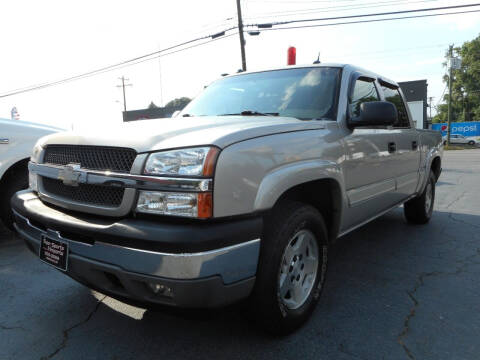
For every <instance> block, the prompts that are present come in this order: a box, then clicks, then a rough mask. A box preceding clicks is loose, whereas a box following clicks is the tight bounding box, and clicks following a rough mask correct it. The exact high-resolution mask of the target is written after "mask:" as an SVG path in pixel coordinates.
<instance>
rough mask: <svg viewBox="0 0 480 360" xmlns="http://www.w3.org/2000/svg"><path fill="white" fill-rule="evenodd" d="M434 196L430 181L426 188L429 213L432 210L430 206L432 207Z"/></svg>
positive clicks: (426, 209) (427, 210)
mask: <svg viewBox="0 0 480 360" xmlns="http://www.w3.org/2000/svg"><path fill="white" fill-rule="evenodd" d="M432 198H433V192H432V183H431V182H429V183H428V184H427V189H426V190H425V211H426V212H427V213H429V212H430V208H431V207H432Z"/></svg>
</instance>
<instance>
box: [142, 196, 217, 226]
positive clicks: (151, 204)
mask: <svg viewBox="0 0 480 360" xmlns="http://www.w3.org/2000/svg"><path fill="white" fill-rule="evenodd" d="M137 211H138V212H142V213H149V214H157V215H175V216H186V217H194V218H202V219H205V218H209V217H211V216H212V193H210V192H208V193H173V192H160V191H140V195H139V197H138V203H137Z"/></svg>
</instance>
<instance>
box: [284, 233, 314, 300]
mask: <svg viewBox="0 0 480 360" xmlns="http://www.w3.org/2000/svg"><path fill="white" fill-rule="evenodd" d="M318 264H319V255H318V244H317V239H316V238H315V235H313V233H312V232H311V231H309V230H306V229H304V230H300V231H298V232H297V233H296V234H295V235H293V236H292V238H291V239H290V241H289V242H288V245H287V246H286V247H285V249H284V251H283V256H282V262H281V264H280V271H279V275H278V297H279V299H280V301H281V302H282V303H283V304H284V305H285V306H286V307H287V308H288V309H297V308H299V307H300V306H302V305H303V304H304V303H305V301H306V300H307V298H308V296H309V295H310V293H311V292H312V289H313V286H314V285H315V281H316V279H317V272H318Z"/></svg>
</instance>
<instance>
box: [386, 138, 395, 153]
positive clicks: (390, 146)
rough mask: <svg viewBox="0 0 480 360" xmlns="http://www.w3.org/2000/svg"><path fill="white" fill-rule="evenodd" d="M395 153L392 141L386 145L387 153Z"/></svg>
mask: <svg viewBox="0 0 480 360" xmlns="http://www.w3.org/2000/svg"><path fill="white" fill-rule="evenodd" d="M395 151H397V144H395V143H394V142H393V141H392V142H389V143H388V152H389V153H394V152H395Z"/></svg>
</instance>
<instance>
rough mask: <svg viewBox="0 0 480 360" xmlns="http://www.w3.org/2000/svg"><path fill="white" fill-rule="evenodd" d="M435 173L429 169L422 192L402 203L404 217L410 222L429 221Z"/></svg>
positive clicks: (433, 198) (423, 222)
mask: <svg viewBox="0 0 480 360" xmlns="http://www.w3.org/2000/svg"><path fill="white" fill-rule="evenodd" d="M436 182H437V180H436V178H435V174H434V173H433V172H432V171H430V174H429V177H428V180H427V185H426V186H425V189H424V190H423V193H422V194H421V195H419V196H417V197H416V198H413V199H412V200H409V201H407V202H406V203H405V204H404V205H403V210H404V214H405V218H406V219H407V221H408V222H409V223H412V224H426V223H427V222H429V221H430V218H431V217H432V213H433V203H434V201H435V184H436Z"/></svg>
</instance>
